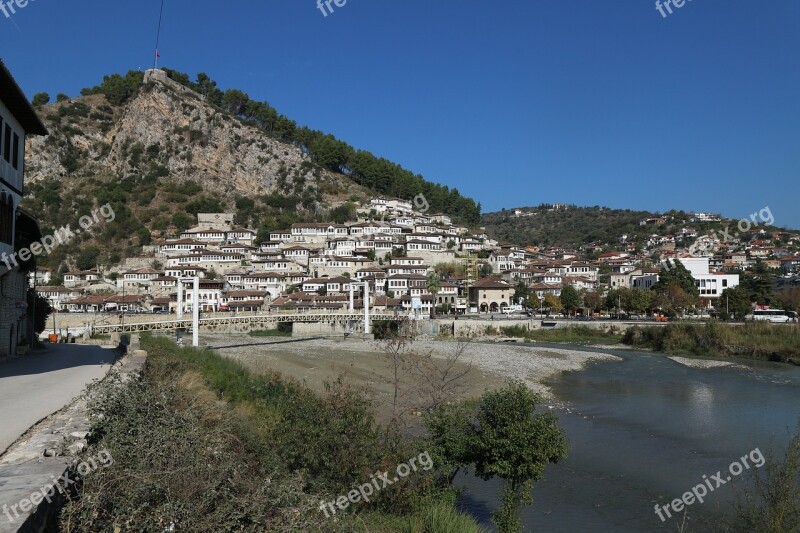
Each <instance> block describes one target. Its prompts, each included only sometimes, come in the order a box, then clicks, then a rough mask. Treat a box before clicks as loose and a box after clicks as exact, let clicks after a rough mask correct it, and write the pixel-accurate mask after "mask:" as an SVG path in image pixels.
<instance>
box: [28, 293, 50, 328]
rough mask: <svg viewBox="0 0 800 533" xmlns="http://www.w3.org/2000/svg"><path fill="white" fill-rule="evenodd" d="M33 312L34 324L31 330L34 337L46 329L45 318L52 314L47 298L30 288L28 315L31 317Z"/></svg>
mask: <svg viewBox="0 0 800 533" xmlns="http://www.w3.org/2000/svg"><path fill="white" fill-rule="evenodd" d="M34 312H35V316H36V322H34V324H33V330H34V332H35V333H36V335H39V334H40V333H41V332H43V331H44V330H45V328H46V327H47V317H49V316H50V313H52V312H53V308H52V307H50V302H49V301H48V300H47V298H45V297H44V296H42V295H41V294H38V293H37V292H36V291H35V290H34V289H33V288H30V289H28V313H29V314H31V315H32V314H33V313H34Z"/></svg>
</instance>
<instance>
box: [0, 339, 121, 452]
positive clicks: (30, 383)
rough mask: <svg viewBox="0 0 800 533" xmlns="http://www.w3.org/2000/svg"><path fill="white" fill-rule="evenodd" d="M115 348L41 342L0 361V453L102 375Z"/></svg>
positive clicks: (111, 360)
mask: <svg viewBox="0 0 800 533" xmlns="http://www.w3.org/2000/svg"><path fill="white" fill-rule="evenodd" d="M116 356H117V351H116V350H110V349H105V348H101V347H100V346H81V345H77V344H45V348H44V349H41V350H34V351H32V352H31V353H29V354H28V355H26V356H24V357H20V358H19V359H16V360H12V361H10V362H8V363H4V364H0V454H2V453H3V452H5V450H7V449H8V448H9V447H10V446H11V445H12V444H13V443H14V441H16V440H17V439H18V438H19V437H20V436H21V435H22V434H23V433H25V432H26V431H27V430H28V429H29V428H30V427H31V426H33V425H34V424H36V423H37V422H38V421H40V420H41V419H43V418H45V417H46V416H48V415H51V414H52V413H54V412H56V411H58V410H59V409H61V408H62V407H64V406H65V405H67V404H69V403H70V402H71V401H72V400H73V399H74V398H75V397H77V396H79V395H80V394H81V392H82V391H83V389H84V388H85V387H86V385H88V384H89V383H91V382H92V380H95V379H99V378H102V377H104V376H105V375H106V374H107V373H108V371H109V369H110V368H111V365H112V364H114V361H115V358H116Z"/></svg>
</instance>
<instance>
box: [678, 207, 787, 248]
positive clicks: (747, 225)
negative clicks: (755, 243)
mask: <svg viewBox="0 0 800 533" xmlns="http://www.w3.org/2000/svg"><path fill="white" fill-rule="evenodd" d="M761 224H764V225H766V226H772V225H773V224H775V216H774V215H773V214H772V210H771V209H770V208H769V206H766V207H764V208H763V209H760V210H759V211H757V212H755V213H751V214H750V216H749V217H746V218H743V219H741V220H740V221H739V222H738V223H737V224H736V228H737V229H738V230H739V231H733V230H731V227H730V226H725V227H724V228H722V229H721V230H719V232H717V231H716V230H714V231H712V232H710V233H707V234H706V235H704V236H703V237H700V238H699V239H697V242H696V243H695V244H694V246H693V247H694V248H695V249H696V250H698V251H706V252H707V251H709V250H710V249H711V248H713V246H714V243H715V242H717V241H719V242H721V243H722V244H727V243H729V242H732V241H733V240H734V239H738V238H739V236H740V235H741V234H742V233H747V232H748V231H750V230H751V229H753V228H757V227H758V226H759V225H761Z"/></svg>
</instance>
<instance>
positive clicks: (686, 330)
mask: <svg viewBox="0 0 800 533" xmlns="http://www.w3.org/2000/svg"><path fill="white" fill-rule="evenodd" d="M623 342H624V343H625V344H627V345H629V346H634V347H638V348H648V349H651V350H656V351H659V352H664V353H670V354H676V355H705V356H717V357H720V356H722V357H726V356H727V357H746V358H749V359H758V360H762V361H775V362H780V363H793V364H800V328H798V327H796V326H793V325H780V324H768V323H750V324H744V325H740V326H731V325H726V324H721V323H718V322H705V323H702V324H692V323H672V324H669V325H667V326H664V327H658V326H650V327H638V326H636V327H633V328H631V329H629V330H628V331H627V333H626V334H625V337H624V339H623Z"/></svg>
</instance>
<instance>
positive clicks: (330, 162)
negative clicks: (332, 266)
mask: <svg viewBox="0 0 800 533" xmlns="http://www.w3.org/2000/svg"><path fill="white" fill-rule="evenodd" d="M164 72H165V75H164V74H160V73H158V75H157V76H153V75H148V76H145V73H142V72H134V71H131V72H129V73H128V74H127V75H124V76H121V75H118V74H114V75H111V76H106V77H105V78H104V79H103V81H102V83H100V84H99V85H97V86H95V87H91V88H87V89H84V90H83V91H82V92H81V96H80V97H78V98H74V99H70V98H69V97H67V96H66V95H63V94H59V95H57V97H56V102H54V103H50V96H49V95H47V94H44V93H40V94H37V95H35V96H34V98H33V101H34V103H35V105H36V108H37V111H38V113H39V114H40V116H41V117H42V119H43V121H44V122H45V124H46V125H47V128H48V130H49V132H50V134H49V135H48V136H46V137H40V138H31V139H29V140H28V145H27V147H26V165H27V166H26V175H27V190H26V197H25V199H24V206H25V207H26V208H28V209H30V210H31V211H32V212H34V213H36V215H37V216H38V217H39V218H40V221H41V223H42V227H43V231H44V232H45V233H46V234H47V233H52V231H53V230H54V229H55V228H57V227H61V226H63V225H66V224H70V225H71V226H72V227H73V228H74V227H76V226H77V225H78V219H79V218H80V217H81V216H83V215H87V214H89V213H90V211H91V210H92V209H93V208H96V207H97V206H100V205H104V204H106V203H109V204H111V206H112V207H113V210H114V213H115V215H116V218H115V220H114V223H113V224H109V225H107V226H106V227H101V228H96V231H95V232H94V234H93V235H92V234H90V233H88V232H86V233H83V234H81V235H80V236H78V237H76V238H75V239H74V240H73V241H72V242H70V243H69V244H65V245H63V246H60V247H58V248H57V249H56V250H55V251H54V253H53V254H51V256H50V257H49V258H48V261H49V263H47V264H48V266H51V267H53V268H59V267H64V268H83V267H86V266H94V265H97V264H113V263H116V262H118V261H119V260H120V259H122V258H124V257H127V256H132V255H135V254H138V253H139V252H140V251H141V246H142V245H147V244H150V242H151V240H158V239H162V238H167V237H175V236H177V235H178V234H180V232H181V231H182V230H184V229H186V228H188V227H191V226H193V225H194V224H195V223H196V214H197V213H198V212H217V211H225V212H232V213H235V214H236V222H237V223H238V224H241V225H249V226H251V227H254V228H256V229H258V230H259V232H260V234H261V236H263V235H265V234H266V233H267V232H269V231H273V230H277V229H285V228H287V227H288V226H290V225H291V224H293V223H296V222H312V221H336V222H345V221H347V220H354V219H355V212H356V205H357V203H358V202H363V201H368V200H369V198H371V197H374V196H379V195H385V196H397V197H401V198H406V199H411V198H412V197H414V196H416V195H418V194H424V195H425V197H426V200H427V202H428V204H429V205H430V209H431V210H432V211H435V212H444V213H447V214H449V215H451V216H452V217H453V218H454V219H455V220H458V221H460V222H462V223H465V224H475V223H477V222H478V221H479V217H480V204H478V203H476V202H475V201H474V200H473V199H471V198H466V197H464V196H462V195H461V194H460V193H459V192H458V190H456V189H451V188H449V187H447V186H442V185H438V184H435V183H432V182H430V181H427V180H425V179H424V178H423V177H422V176H420V175H418V174H414V173H413V172H411V171H409V170H407V169H404V168H402V167H401V166H399V165H397V164H395V163H392V162H391V161H388V160H386V159H384V158H380V157H378V156H375V155H373V154H371V153H369V152H366V151H363V150H358V149H356V148H353V147H351V146H350V145H348V144H347V143H345V142H343V141H340V140H338V139H336V138H335V137H334V136H332V135H330V134H325V133H323V132H320V131H316V130H312V129H310V128H308V127H305V126H298V125H297V124H296V123H295V122H294V121H293V120H291V119H289V118H288V117H285V116H284V115H281V114H280V113H278V112H277V110H275V109H274V108H273V107H272V106H270V105H269V104H268V103H267V102H258V101H255V100H251V99H250V98H249V96H248V95H247V94H246V93H245V92H243V91H241V90H238V89H228V90H225V91H223V90H222V89H219V88H218V87H217V84H216V83H215V82H214V81H213V80H212V79H211V78H210V77H208V76H207V75H205V74H202V73H201V74H198V75H197V77H196V79H195V80H194V81H192V80H190V78H189V76H188V75H186V74H182V73H179V72H176V71H173V70H169V69H165V71H164ZM79 256H80V257H79Z"/></svg>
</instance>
